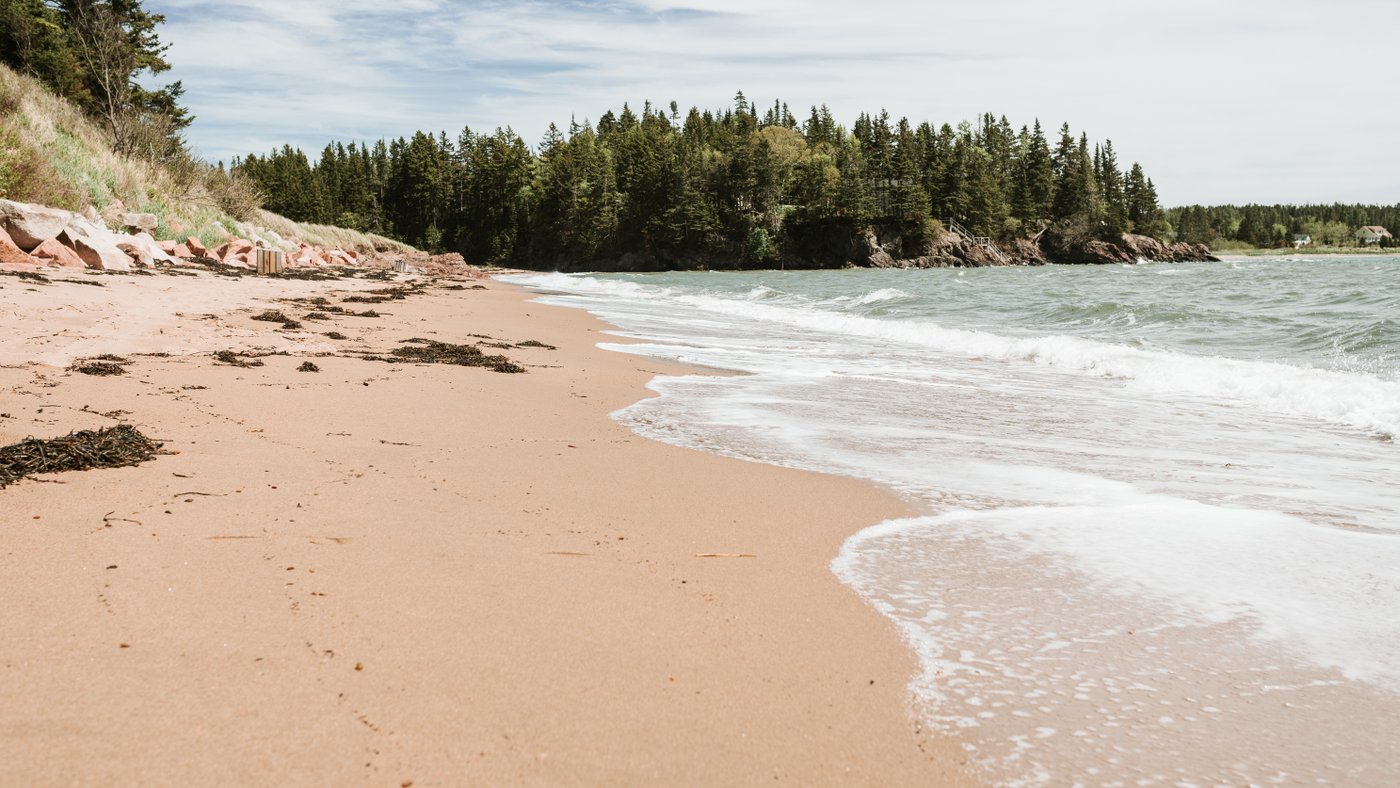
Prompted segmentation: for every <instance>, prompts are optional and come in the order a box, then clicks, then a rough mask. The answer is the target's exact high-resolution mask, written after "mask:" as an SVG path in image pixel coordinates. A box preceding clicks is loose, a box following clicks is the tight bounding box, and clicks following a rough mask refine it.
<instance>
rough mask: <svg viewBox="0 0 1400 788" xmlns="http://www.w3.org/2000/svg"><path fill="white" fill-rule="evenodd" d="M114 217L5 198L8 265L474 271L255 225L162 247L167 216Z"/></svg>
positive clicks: (0, 259)
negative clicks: (214, 239) (160, 233)
mask: <svg viewBox="0 0 1400 788" xmlns="http://www.w3.org/2000/svg"><path fill="white" fill-rule="evenodd" d="M112 219H113V223H114V224H117V225H119V226H121V227H122V230H120V231H118V230H112V229H110V228H109V226H108V221H107V219H105V218H104V217H103V216H101V215H100V214H98V212H97V211H96V210H95V209H93V208H88V209H87V210H86V211H84V212H83V213H73V212H71V211H65V210H63V209H61V208H50V207H47V206H43V205H31V204H28V203H20V202H13V201H11V200H0V264H6V265H22V266H36V267H63V268H84V269H91V270H98V271H131V270H133V269H137V270H140V269H144V268H153V267H157V266H176V267H183V266H201V265H202V266H209V265H223V266H228V267H231V268H236V269H256V268H257V252H258V250H259V249H273V250H278V251H281V252H282V253H283V254H284V263H285V266H286V267H287V268H325V267H345V268H356V267H374V268H391V267H395V266H396V265H399V264H401V265H402V267H403V268H404V269H405V270H412V271H419V272H423V273H428V274H431V275H435V276H444V275H452V274H454V273H458V272H460V271H462V270H465V269H466V268H467V265H466V261H465V260H464V259H462V256H461V255H459V254H455V253H453V254H444V255H430V254H427V253H426V252H414V253H408V252H401V251H396V250H392V249H388V250H380V249H348V248H347V249H339V248H332V249H326V248H323V247H321V246H317V245H313V244H308V243H304V242H301V241H298V240H296V239H291V238H283V237H281V236H279V235H277V234H276V233H275V232H273V231H271V230H266V229H262V230H260V229H259V228H255V227H252V226H250V225H242V226H239V227H238V228H237V229H238V230H239V231H240V232H242V233H243V234H244V235H246V236H248V237H234V238H230V239H229V240H228V241H226V242H224V243H223V244H220V245H218V246H215V247H213V248H210V247H209V246H207V245H206V244H205V243H204V242H203V241H201V240H200V239H199V238H197V237H195V236H190V237H188V238H186V239H185V240H184V241H174V240H164V241H157V240H156V239H155V237H154V235H153V234H154V233H155V232H156V229H157V228H158V227H159V226H160V218H159V217H157V216H156V215H154V214H149V213H118V214H116V215H115V216H113V217H112Z"/></svg>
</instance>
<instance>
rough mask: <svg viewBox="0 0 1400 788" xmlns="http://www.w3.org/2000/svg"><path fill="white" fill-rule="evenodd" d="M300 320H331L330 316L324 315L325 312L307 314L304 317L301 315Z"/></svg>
mask: <svg viewBox="0 0 1400 788" xmlns="http://www.w3.org/2000/svg"><path fill="white" fill-rule="evenodd" d="M301 319H302V320H330V319H331V316H330V315H328V314H326V313H325V312H307V313H306V314H305V315H302V317H301Z"/></svg>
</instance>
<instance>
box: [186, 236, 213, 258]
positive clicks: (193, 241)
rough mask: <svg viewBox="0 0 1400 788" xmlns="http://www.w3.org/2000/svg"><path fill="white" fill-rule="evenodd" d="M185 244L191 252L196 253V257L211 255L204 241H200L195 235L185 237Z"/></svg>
mask: <svg viewBox="0 0 1400 788" xmlns="http://www.w3.org/2000/svg"><path fill="white" fill-rule="evenodd" d="M185 246H187V247H189V249H190V254H191V255H194V256H195V257H208V256H209V249H208V248H206V247H205V246H204V243H203V242H202V241H200V240H199V239H198V238H195V237H194V236H193V235H191V236H190V237H189V238H186V239H185Z"/></svg>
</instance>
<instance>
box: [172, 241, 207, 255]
mask: <svg viewBox="0 0 1400 788" xmlns="http://www.w3.org/2000/svg"><path fill="white" fill-rule="evenodd" d="M170 254H171V255H173V256H175V257H195V256H196V255H195V253H194V250H193V249H191V248H189V247H188V246H186V245H185V244H175V250H174V251H172V252H171V253H170ZM198 256H199V257H203V255H198Z"/></svg>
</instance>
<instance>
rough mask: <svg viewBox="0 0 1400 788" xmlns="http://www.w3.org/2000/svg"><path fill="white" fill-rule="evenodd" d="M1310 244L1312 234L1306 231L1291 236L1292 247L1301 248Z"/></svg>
mask: <svg viewBox="0 0 1400 788" xmlns="http://www.w3.org/2000/svg"><path fill="white" fill-rule="evenodd" d="M1311 244H1312V236H1311V235H1308V234H1307V233H1299V234H1297V235H1295V236H1293V248H1294V249H1302V248H1303V247H1304V246H1309V245H1311Z"/></svg>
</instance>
